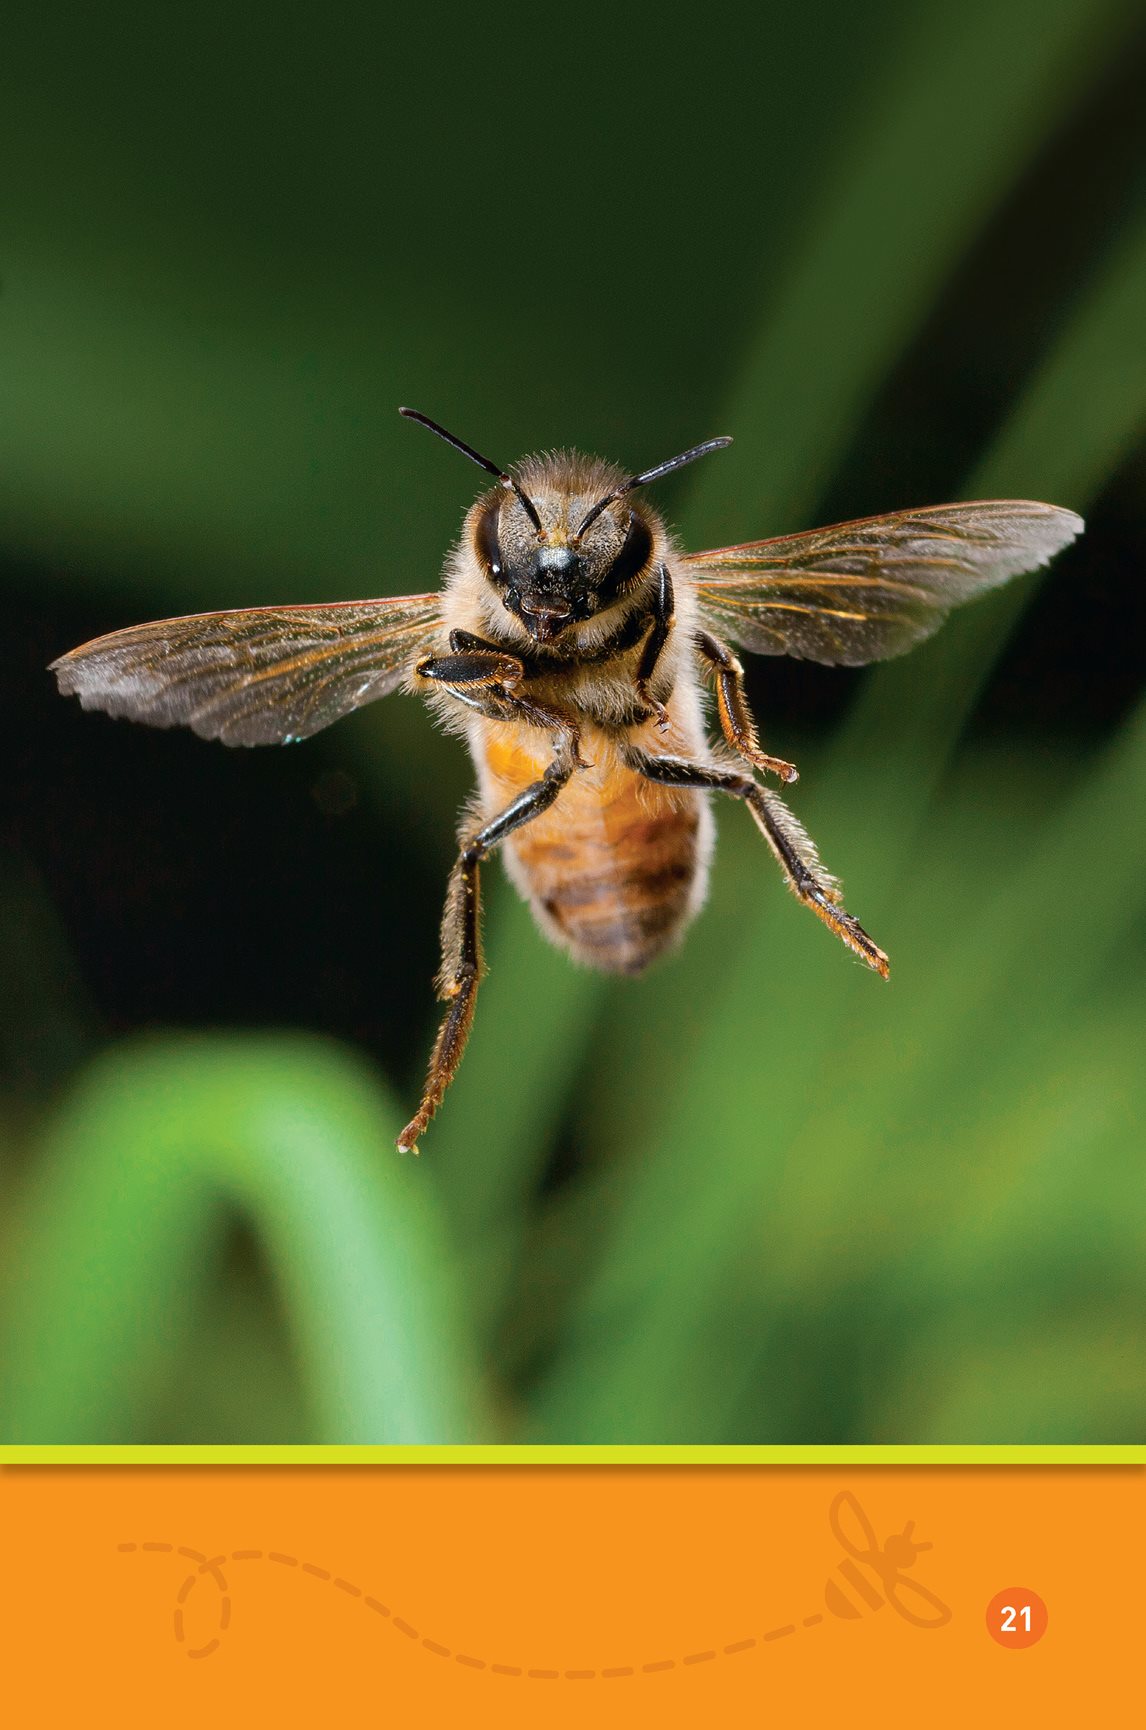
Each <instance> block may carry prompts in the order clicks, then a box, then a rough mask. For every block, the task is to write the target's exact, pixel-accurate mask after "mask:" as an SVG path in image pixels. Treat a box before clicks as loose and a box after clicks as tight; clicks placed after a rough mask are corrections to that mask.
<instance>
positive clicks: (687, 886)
mask: <svg viewBox="0 0 1146 1730" xmlns="http://www.w3.org/2000/svg"><path fill="white" fill-rule="evenodd" d="M399 412H400V413H402V414H404V415H406V416H408V417H409V419H411V420H415V421H418V422H419V423H420V424H421V425H422V426H425V427H428V428H429V430H430V431H431V432H433V433H436V434H437V435H438V437H439V438H442V439H444V440H445V441H446V443H447V444H450V445H452V446H453V447H454V449H455V450H458V451H460V452H461V453H462V454H463V456H466V457H469V458H470V460H471V461H472V462H475V463H476V464H477V465H478V467H479V468H482V469H484V470H486V472H487V473H489V474H490V475H493V476H494V477H495V478H496V482H497V484H496V486H494V487H492V488H490V489H489V490H488V491H486V492H485V493H483V494H482V496H481V497H480V498H479V499H478V500H477V502H476V504H474V505H473V506H472V507H471V509H470V510H469V512H468V513H467V515H466V518H465V521H464V523H463V526H462V533H461V538H460V540H459V541H458V544H457V545H456V547H454V549H453V550H452V551H451V553H450V554H449V556H448V558H447V560H446V565H445V577H444V583H443V586H442V589H441V591H440V593H436V594H427V595H409V596H403V597H399V598H396V599H385V600H373V601H340V602H336V603H333V604H328V605H322V606H290V607H257V608H253V609H244V610H241V611H231V612H222V613H205V614H200V615H197V616H194V617H191V618H182V619H165V620H161V621H159V622H158V623H154V624H146V625H136V626H134V627H133V628H131V629H128V630H123V631H116V632H113V633H112V634H111V635H110V636H106V637H100V638H98V639H97V640H96V641H95V642H92V643H87V644H84V645H83V646H82V647H81V648H78V649H73V650H72V652H71V653H70V654H68V655H64V656H63V657H62V658H61V659H60V660H58V661H55V662H53V667H52V670H53V671H54V672H55V674H56V676H57V679H58V680H59V685H60V689H61V691H63V692H65V693H67V694H70V695H75V696H78V697H79V699H80V702H81V703H82V705H83V706H84V708H92V709H104V710H106V711H107V712H108V714H111V715H126V716H130V717H131V718H132V719H133V720H137V721H148V722H150V723H151V724H152V725H153V726H158V727H169V726H174V725H176V724H184V725H187V726H189V727H191V728H193V729H194V731H195V732H196V733H199V734H201V735H202V736H203V737H204V738H208V739H221V740H222V741H223V743H224V744H227V745H271V744H286V743H289V742H291V741H293V740H297V739H304V738H307V737H308V736H309V735H310V734H312V733H317V732H318V731H319V730H320V729H321V728H323V727H327V726H329V725H330V723H331V722H332V721H336V720H338V719H339V717H340V716H342V715H346V714H349V713H350V711H351V710H352V709H357V708H360V707H361V706H362V705H363V704H364V703H371V702H373V701H374V700H375V698H377V697H384V696H385V695H386V694H387V693H388V692H391V691H396V690H399V689H403V690H405V691H407V692H413V693H418V694H419V695H422V696H424V697H425V698H427V700H428V701H429V704H430V707H431V709H432V710H433V712H434V714H435V715H436V716H437V718H438V720H439V721H440V722H441V723H442V725H443V726H444V727H446V728H447V729H449V730H451V731H454V732H457V733H460V734H461V735H462V736H463V738H464V739H465V740H466V742H467V744H468V746H469V749H470V752H471V755H472V757H473V761H474V766H475V769H476V771H477V781H478V790H477V794H476V796H475V798H474V800H473V801H472V802H471V804H470V805H469V806H468V807H467V809H466V811H465V813H464V816H463V819H462V824H461V828H460V832H459V848H460V850H459V853H458V858H457V861H456V863H455V865H454V867H453V871H452V873H451V876H450V879H449V885H448V889H447V895H446V907H445V913H444V916H443V922H442V964H441V971H440V973H439V975H438V980H437V989H438V995H439V997H440V999H441V1000H442V1001H444V1003H445V1004H446V1005H447V1007H446V1010H445V1014H444V1018H443V1021H442V1024H441V1028H440V1030H439V1033H438V1037H437V1040H436V1043H435V1045H434V1049H433V1054H432V1057H431V1059H430V1067H429V1074H428V1076H427V1080H426V1085H425V1089H424V1092H423V1095H422V1101H421V1104H420V1106H419V1108H418V1110H417V1112H416V1114H415V1115H414V1117H413V1118H412V1120H411V1121H410V1123H409V1124H407V1126H406V1128H405V1129H404V1130H403V1131H402V1134H401V1136H400V1137H399V1140H398V1146H399V1148H400V1149H401V1150H402V1151H404V1152H415V1151H416V1150H417V1142H418V1138H419V1136H421V1134H422V1133H423V1132H424V1130H425V1128H426V1126H427V1124H428V1123H429V1121H430V1119H431V1118H432V1117H433V1115H434V1113H435V1112H436V1111H437V1109H438V1106H439V1105H440V1104H441V1101H442V1098H443V1095H444V1094H445V1091H446V1088H447V1087H448V1085H449V1083H450V1080H451V1078H452V1076H453V1074H454V1071H455V1070H456V1069H457V1066H458V1063H459V1061H460V1059H461V1056H462V1052H463V1050H464V1047H465V1043H466V1039H467V1037H468V1035H469V1030H470V1025H471V1023H472V1020H473V1012H474V1001H475V998H476V994H477V989H478V983H479V980H480V978H481V973H482V956H481V943H480V935H479V873H480V866H481V862H482V861H483V860H484V859H485V858H486V856H487V855H488V854H489V853H490V852H492V850H493V849H494V848H496V847H502V848H503V853H504V858H505V861H506V866H507V869H508V872H509V875H510V877H511V879H512V880H513V882H514V884H515V885H516V887H517V889H518V890H519V891H520V893H521V894H522V895H523V896H524V897H525V899H526V900H527V901H528V902H529V904H530V906H531V907H532V909H533V912H534V915H535V917H536V919H537V922H538V924H539V925H540V927H541V929H542V931H543V932H544V933H545V935H546V936H548V937H549V938H551V939H552V940H553V941H554V942H555V943H557V944H558V945H559V946H561V947H562V948H564V949H565V950H567V951H568V952H569V953H570V954H571V955H572V956H573V957H574V958H575V959H576V960H578V961H581V962H583V963H585V964H586V965H588V966H590V967H596V968H600V969H603V970H604V971H605V972H609V973H622V974H633V973H639V972H641V971H642V969H643V968H645V967H647V966H648V964H649V963H650V962H651V961H653V960H654V959H655V958H656V957H657V956H658V955H660V954H661V953H662V951H664V950H665V949H667V948H669V947H670V946H671V945H672V944H674V943H675V942H676V941H677V940H678V939H679V938H680V937H681V935H682V934H683V932H684V930H685V928H686V927H687V926H688V924H689V922H690V921H691V920H692V919H693V918H694V916H695V915H696V913H697V911H698V909H699V908H700V906H701V903H702V902H703V900H704V896H705V890H706V883H707V876H708V863H709V857H710V854H711V852H712V844H713V830H712V817H711V812H710V810H709V806H708V798H707V795H708V794H709V793H711V792H718V793H725V794H728V795H729V796H730V797H732V798H733V799H739V800H741V801H742V802H743V803H744V804H745V805H746V806H747V807H748V810H749V812H750V813H751V816H752V818H753V819H754V821H755V823H756V824H757V826H758V828H759V829H760V832H761V834H762V835H763V837H764V839H765V841H766V842H767V844H768V846H769V848H770V849H771V851H772V853H773V855H774V856H775V858H776V861H777V863H778V864H779V866H780V869H781V872H782V873H783V875H784V877H785V878H786V880H787V883H788V886H789V888H790V889H791V890H792V891H793V892H794V894H795V895H796V897H797V898H798V900H800V901H801V902H802V903H803V904H804V906H805V907H809V908H811V910H812V912H813V913H815V914H816V915H817V917H818V918H820V919H822V920H823V922H824V924H825V925H827V926H828V928H829V930H831V931H834V932H835V934H836V936H837V937H839V938H840V939H841V940H842V941H843V942H844V943H846V944H847V946H848V948H849V949H851V950H853V951H854V952H855V954H856V955H858V956H859V957H860V958H861V960H863V961H865V962H866V963H867V965H868V966H869V967H871V968H873V969H874V970H875V971H876V972H877V973H879V974H881V975H882V976H883V977H884V978H885V979H886V977H887V973H888V962H887V957H886V955H885V954H884V952H883V950H882V949H880V948H879V947H878V945H877V944H876V943H874V942H873V940H872V939H871V938H870V937H869V936H868V934H867V932H866V931H865V930H864V929H863V927H862V926H861V925H860V924H859V923H858V921H857V920H855V919H853V918H852V916H851V914H850V913H848V912H846V911H845V909H844V906H843V902H842V899H841V892H840V886H839V883H838V882H837V881H836V879H835V878H834V877H832V876H831V875H830V874H829V873H828V872H827V871H825V870H824V869H823V868H822V866H821V864H820V861H819V858H818V856H817V854H816V849H815V847H814V845H813V844H812V841H811V840H810V838H809V837H808V835H807V834H806V833H805V831H804V829H803V827H802V826H801V824H800V823H799V822H798V821H797V819H796V818H795V817H794V816H793V814H792V812H791V811H790V810H789V809H788V807H787V806H786V805H785V804H784V803H783V802H782V801H781V800H780V798H779V797H778V796H777V795H776V794H775V793H774V792H772V791H771V790H770V789H768V788H767V787H766V786H765V785H764V784H763V783H762V780H761V779H760V777H761V776H764V775H773V776H775V777H777V778H778V779H779V780H780V781H781V782H793V781H795V780H796V778H797V776H796V770H795V767H794V766H793V765H792V764H791V763H788V762H785V761H784V760H783V759H782V758H779V757H772V756H769V755H768V754H767V753H766V752H765V751H764V750H763V749H762V747H761V743H760V738H759V735H758V733H757V730H756V724H755V722H754V720H753V717H752V714H751V712H750V710H749V707H748V703H747V700H746V697H745V691H744V674H743V668H742V667H741V664H740V662H739V660H738V659H737V657H736V654H735V652H734V649H735V647H736V646H739V647H741V648H745V649H749V650H752V651H754V652H756V653H759V654H766V655H781V654H783V655H796V656H803V657H805V658H807V659H809V660H814V661H825V662H831V663H839V664H843V665H846V666H858V665H861V664H862V663H864V662H867V661H877V660H881V659H882V658H883V657H885V656H888V655H897V654H900V653H902V652H903V650H905V649H907V648H909V647H910V646H911V645H912V644H913V643H916V642H919V641H920V640H921V639H922V638H924V637H928V636H930V635H931V633H932V632H933V631H934V630H935V629H936V628H937V626H938V625H939V624H940V623H941V622H942V620H943V619H944V617H945V616H946V614H947V612H948V610H949V609H950V608H951V607H953V606H956V605H958V604H959V603H960V602H963V601H966V600H970V599H971V598H972V597H973V596H975V595H978V594H981V593H982V592H983V591H984V590H986V589H990V588H993V587H995V586H996V585H997V584H999V583H1002V582H1005V581H1006V580H1007V579H1008V578H1009V577H1013V576H1015V575H1017V573H1019V572H1020V571H1029V570H1033V569H1034V568H1035V567H1036V566H1037V565H1043V564H1045V563H1046V562H1047V561H1048V560H1049V559H1050V558H1051V557H1052V556H1053V555H1054V554H1055V553H1057V552H1058V551H1059V550H1060V549H1061V548H1062V547H1064V546H1065V545H1066V544H1067V543H1068V542H1069V541H1071V540H1073V539H1074V537H1075V536H1076V535H1077V534H1078V533H1079V531H1080V530H1081V528H1082V526H1083V525H1082V522H1081V519H1080V518H1079V517H1077V516H1075V515H1074V513H1073V512H1072V511H1068V510H1060V509H1058V508H1057V507H1056V506H1054V505H1045V504H1034V503H1029V502H1025V501H1017V502H1016V501H1013V500H989V501H987V502H984V503H978V504H957V505H937V506H932V507H929V508H928V509H925V510H914V511H897V512H893V513H892V514H891V515H890V516H881V517H867V518H863V519H861V520H860V521H858V522H851V523H843V524H840V525H838V526H836V527H834V528H826V529H816V530H813V531H812V532H811V533H806V534H798V535H787V536H782V537H780V538H779V539H775V540H767V541H748V542H745V543H743V544H741V545H739V546H732V547H722V548H719V549H718V550H716V551H713V552H704V553H682V552H681V550H680V549H679V548H678V547H677V545H676V544H675V542H674V541H673V539H672V537H671V535H670V534H669V532H668V530H667V529H666V527H665V525H664V523H663V522H662V520H661V518H660V516H659V515H658V514H657V512H656V511H655V510H654V509H653V507H652V506H651V505H650V504H648V503H647V502H646V501H645V500H644V499H643V498H642V499H637V498H635V497H634V494H635V493H636V492H637V490H638V489H639V488H642V487H645V486H647V485H648V484H649V483H650V482H651V481H655V480H659V479H660V478H661V477H662V476H663V475H668V474H671V473H673V471H674V470H676V469H679V468H683V467H684V465H685V464H686V463H691V462H695V461H696V459H697V458H698V457H702V456H705V455H707V454H708V453H709V452H710V451H715V450H719V449H720V448H721V447H722V446H724V445H727V444H730V443H731V440H730V439H727V438H714V439H708V440H706V442H705V443H703V444H699V445H696V446H694V447H693V449H691V450H687V451H685V452H683V454H682V455H680V456H677V457H672V458H670V459H669V461H667V462H662V463H657V464H656V465H655V466H654V467H652V468H647V469H643V470H642V471H641V472H640V473H638V474H627V473H626V472H625V471H624V470H622V469H619V468H617V467H616V466H615V465H613V464H611V463H608V462H603V461H601V460H599V459H598V458H595V457H585V456H581V455H579V454H577V453H576V452H557V453H555V454H550V455H546V456H534V457H528V458H526V459H525V460H524V461H523V462H521V463H519V464H516V465H515V466H514V468H513V469H512V470H509V471H506V470H504V469H501V468H499V466H498V465H497V464H496V463H493V462H490V461H489V459H488V458H487V457H483V456H481V455H479V453H478V452H477V451H475V450H473V449H472V448H471V447H470V446H469V445H467V444H465V443H463V441H462V440H461V439H460V438H456V437H454V435H453V434H452V433H448V432H446V431H445V429H444V428H443V427H440V426H438V425H437V424H436V423H435V422H434V421H432V420H429V419H427V417H426V416H425V415H421V414H417V413H415V412H414V411H413V410H412V409H402V410H400V411H399ZM706 685H709V686H711V687H712V688H713V691H714V694H715V703H716V714H717V717H718V720H719V724H720V730H721V734H722V736H723V743H722V745H721V746H719V747H717V748H713V747H712V746H711V745H710V743H709V741H708V739H707V737H706V732H705V724H704V709H703V701H702V698H703V694H704V689H705V686H706Z"/></svg>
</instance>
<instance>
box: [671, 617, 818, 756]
mask: <svg viewBox="0 0 1146 1730" xmlns="http://www.w3.org/2000/svg"><path fill="white" fill-rule="evenodd" d="M694 640H695V642H696V646H697V648H698V649H699V650H700V653H701V654H702V655H703V656H704V659H705V660H706V661H707V662H708V664H709V667H710V668H711V670H712V673H713V677H714V678H715V680H716V708H717V713H718V714H719V716H720V729H721V732H722V733H723V734H724V737H725V738H726V739H727V740H728V743H729V744H730V745H731V746H732V749H733V750H734V751H735V752H736V753H737V755H738V756H741V757H743V758H744V761H745V762H746V763H751V764H752V766H753V768H754V769H764V770H770V771H771V773H772V774H773V775H778V776H779V777H780V779H781V781H786V782H787V783H788V784H789V785H790V784H791V783H792V782H793V781H798V780H799V779H800V775H799V771H798V770H797V768H796V765H795V764H794V763H786V762H785V761H784V759H783V758H782V757H769V756H768V755H767V753H766V752H764V751H762V750H761V749H760V736H759V734H758V733H757V731H756V723H755V721H754V720H753V719H752V711H751V709H750V708H749V707H748V698H747V696H746V694H745V691H744V668H743V667H742V666H741V665H740V662H739V661H738V660H737V658H736V656H735V655H734V654H733V653H732V650H731V649H730V648H729V647H728V645H727V643H722V642H721V641H720V638H719V637H713V636H710V635H709V633H708V632H707V631H698V632H697V633H696V637H695V639H694Z"/></svg>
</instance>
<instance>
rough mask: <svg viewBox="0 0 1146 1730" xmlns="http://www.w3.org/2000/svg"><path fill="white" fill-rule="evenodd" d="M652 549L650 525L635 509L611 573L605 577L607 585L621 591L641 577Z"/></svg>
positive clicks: (611, 566) (611, 567) (610, 570)
mask: <svg viewBox="0 0 1146 1730" xmlns="http://www.w3.org/2000/svg"><path fill="white" fill-rule="evenodd" d="M652 550H653V537H652V535H651V533H650V532H649V526H648V524H647V523H646V522H644V520H643V519H642V518H641V517H639V516H638V515H637V514H636V512H635V511H634V512H632V514H631V515H630V517H629V528H628V533H627V534H626V536H625V539H624V543H623V545H622V547H621V550H620V552H619V553H618V554H617V556H616V558H615V559H614V560H613V563H612V564H611V565H610V567H609V574H608V576H607V577H606V579H605V582H606V585H607V587H608V588H610V589H613V590H615V591H620V590H621V589H623V588H624V587H625V585H626V584H627V583H631V582H632V580H633V578H634V577H639V576H640V574H641V572H642V571H643V570H644V568H645V566H646V565H647V564H648V562H649V555H650V553H651V552H652Z"/></svg>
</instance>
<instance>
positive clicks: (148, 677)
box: [51, 595, 441, 745]
mask: <svg viewBox="0 0 1146 1730" xmlns="http://www.w3.org/2000/svg"><path fill="white" fill-rule="evenodd" d="M440 619H441V613H440V599H439V597H438V596H437V595H405V596H400V597H398V598H396V599H394V600H382V601H342V602H336V603H333V604H331V605H328V606H318V607H255V608H251V609H245V610H241V611H235V612H226V613H197V614H195V615H194V616H192V617H190V618H186V619H159V620H157V621H156V622H155V623H154V624H150V625H134V626H132V627H131V629H130V630H126V631H114V632H112V634H111V635H110V636H107V637H97V638H96V640H95V641H94V642H92V643H85V644H84V645H83V646H82V647H81V648H78V649H73V650H72V652H71V654H69V655H64V656H62V657H61V659H60V660H58V661H53V662H52V668H51V670H52V672H54V673H55V675H56V678H57V680H58V681H59V686H60V690H61V691H63V692H64V693H65V695H67V696H74V697H78V698H79V700H80V702H81V703H82V704H83V707H84V708H85V709H104V710H106V711H107V713H108V714H109V715H126V716H129V717H130V718H131V720H133V721H148V722H150V724H151V725H152V726H153V727H174V726H187V727H191V728H193V729H194V731H195V732H196V733H198V734H200V735H201V736H202V737H203V738H204V739H221V740H222V741H223V743H224V744H225V745H282V744H288V743H290V742H291V741H292V740H295V739H305V738H307V737H309V735H310V734H311V733H317V732H318V731H319V730H320V728H322V727H329V725H330V723H331V722H332V721H337V720H338V719H339V717H340V716H342V715H348V714H349V713H350V711H351V710H352V709H360V708H361V707H362V705H363V704H364V703H372V702H373V701H374V700H375V698H376V697H384V696H386V694H387V693H388V692H390V691H393V690H396V689H397V687H398V686H399V685H400V684H401V682H402V677H403V675H404V673H405V671H406V669H407V668H408V667H409V666H410V665H411V663H412V662H413V661H415V660H416V659H417V658H418V656H419V655H420V654H423V653H425V652H426V650H427V649H428V648H429V646H430V645H431V643H432V641H433V638H434V633H435V631H436V629H437V626H438V625H439V623H440Z"/></svg>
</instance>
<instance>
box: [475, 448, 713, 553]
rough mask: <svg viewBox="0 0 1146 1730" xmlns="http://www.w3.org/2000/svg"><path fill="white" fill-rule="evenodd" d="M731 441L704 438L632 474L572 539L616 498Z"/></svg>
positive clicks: (592, 511) (575, 538) (582, 525)
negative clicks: (689, 448) (702, 441)
mask: <svg viewBox="0 0 1146 1730" xmlns="http://www.w3.org/2000/svg"><path fill="white" fill-rule="evenodd" d="M731 443H732V440H731V439H730V438H719V439H706V440H705V442H704V443H703V444H702V445H693V447H692V449H691V450H690V451H684V452H683V453H682V455H680V456H679V457H670V458H669V459H668V461H667V462H665V463H657V465H656V467H655V468H651V469H642V470H641V472H640V474H639V475H632V476H631V477H630V478H629V479H628V480H627V481H625V482H624V484H623V485H622V486H619V487H618V488H617V490H616V492H613V493H608V494H607V495H606V496H605V498H603V499H598V500H597V503H596V504H595V505H594V506H593V509H592V510H591V511H590V512H589V514H588V516H586V517H585V519H584V521H583V522H582V524H581V527H580V528H579V529H578V530H577V533H576V534H575V535H574V536H573V539H574V541H575V542H576V541H579V540H580V539H581V536H582V535H583V534H584V533H585V530H586V529H587V528H588V527H589V525H590V523H595V522H596V520H597V518H598V517H599V516H600V515H601V512H602V511H604V510H607V509H608V507H609V506H610V505H611V504H615V503H616V501H617V500H618V499H621V498H624V496H625V494H626V493H631V492H632V491H633V489H634V488H635V487H643V486H647V485H648V483H649V481H659V480H660V478H661V476H662V475H671V473H672V471H673V470H674V469H682V468H683V467H684V465H685V463H694V462H695V461H696V459H697V457H705V456H707V455H708V453H709V451H719V450H723V449H724V446H725V445H730V444H731ZM471 454H472V453H471Z"/></svg>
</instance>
